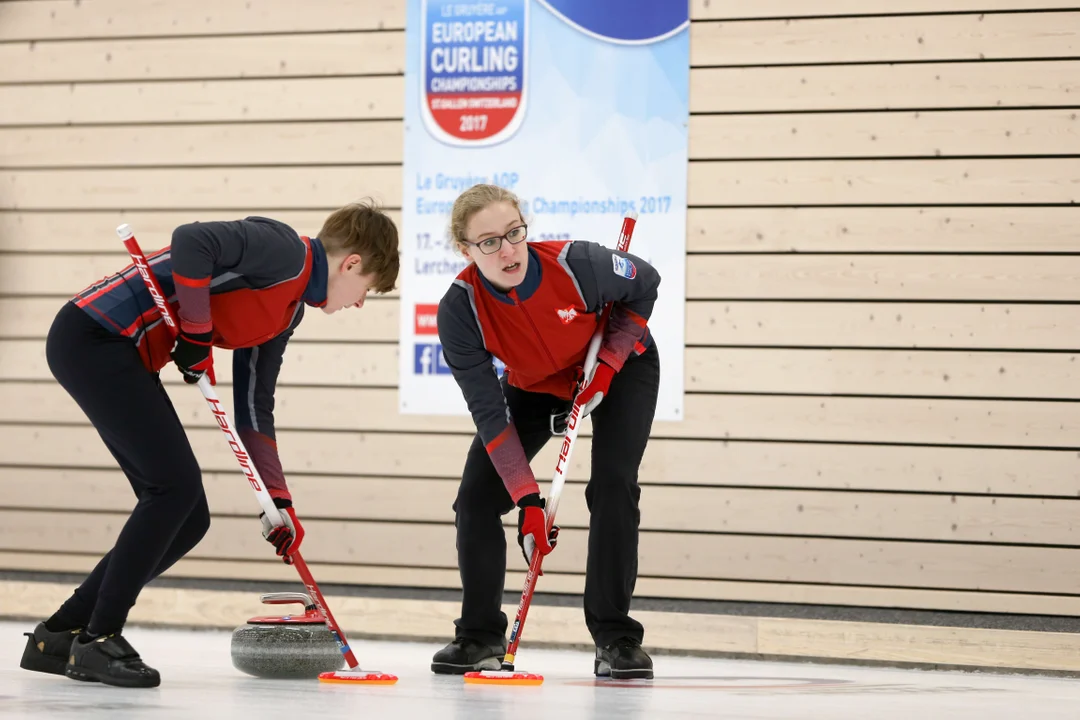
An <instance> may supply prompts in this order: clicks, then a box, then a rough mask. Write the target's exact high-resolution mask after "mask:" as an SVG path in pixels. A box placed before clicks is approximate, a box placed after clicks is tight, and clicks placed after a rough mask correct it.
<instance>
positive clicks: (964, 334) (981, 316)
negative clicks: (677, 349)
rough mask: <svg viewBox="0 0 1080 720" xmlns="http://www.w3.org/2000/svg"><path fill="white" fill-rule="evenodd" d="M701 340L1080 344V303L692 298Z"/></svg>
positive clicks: (689, 320) (694, 330)
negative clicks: (712, 300)
mask: <svg viewBox="0 0 1080 720" xmlns="http://www.w3.org/2000/svg"><path fill="white" fill-rule="evenodd" d="M686 329H687V334H686V337H687V342H688V343H690V344H700V345H755V346H767V345H777V346H786V347H790V346H812V347H892V348H919V347H921V348H1001V349H1016V350H1074V349H1078V348H1080V340H1078V339H1077V338H1080V305H1009V304H992V305H978V304H969V303H962V304H935V303H873V302H845V303H835V302H753V301H734V302H710V301H700V302H688V303H687V304H686Z"/></svg>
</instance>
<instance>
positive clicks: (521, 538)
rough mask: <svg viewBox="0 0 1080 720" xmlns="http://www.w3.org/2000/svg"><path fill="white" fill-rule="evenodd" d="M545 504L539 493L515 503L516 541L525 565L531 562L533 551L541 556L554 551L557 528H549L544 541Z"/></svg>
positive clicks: (545, 524) (557, 533)
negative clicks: (537, 551) (516, 520)
mask: <svg viewBox="0 0 1080 720" xmlns="http://www.w3.org/2000/svg"><path fill="white" fill-rule="evenodd" d="M545 504H546V503H545V502H544V499H543V498H542V497H540V494H539V493H532V494H530V495H526V496H525V497H523V498H521V499H520V500H518V502H517V505H518V508H519V509H518V534H517V541H518V546H520V547H521V555H522V557H524V558H525V564H526V565H528V564H530V563H531V562H532V555H533V551H534V550H539V551H540V554H541V555H547V554H548V553H549V552H551V551H552V550H554V549H555V543H556V540H557V539H558V537H559V527H558V526H557V525H556V526H553V527H552V528H551V534H549V535H548V537H547V541H546V542H545V541H544V528H545V527H547V516H546V515H545V514H544V506H545ZM541 574H543V571H541Z"/></svg>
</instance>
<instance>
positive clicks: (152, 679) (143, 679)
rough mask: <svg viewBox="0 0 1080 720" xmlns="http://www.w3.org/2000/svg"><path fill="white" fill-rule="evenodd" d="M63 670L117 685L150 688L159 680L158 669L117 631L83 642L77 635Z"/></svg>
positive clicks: (88, 678) (91, 680) (76, 676)
mask: <svg viewBox="0 0 1080 720" xmlns="http://www.w3.org/2000/svg"><path fill="white" fill-rule="evenodd" d="M80 637H81V636H80ZM64 674H65V675H67V676H68V677H69V678H74V679H75V680H86V681H90V682H93V681H95V680H96V681H99V682H103V683H105V684H106V685H118V686H120V687H138V688H151V687H157V686H158V685H160V684H161V676H160V675H158V671H157V670H155V669H154V668H152V667H148V666H147V665H146V664H145V663H144V662H143V661H142V658H140V657H139V653H137V652H135V648H133V647H131V643H129V642H128V641H127V639H126V638H125V637H124V636H123V635H121V634H120V633H113V634H111V635H102V636H101V637H99V638H94V639H93V640H91V641H90V642H86V643H84V642H82V640H81V639H80V638H79V637H76V638H75V641H74V642H73V643H71V655H70V656H69V657H68V664H67V666H66V667H65V668H64Z"/></svg>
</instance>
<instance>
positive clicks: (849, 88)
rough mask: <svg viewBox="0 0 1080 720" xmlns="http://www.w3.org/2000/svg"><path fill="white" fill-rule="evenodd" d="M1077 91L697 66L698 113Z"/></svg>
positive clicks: (953, 75) (926, 73) (1079, 76)
mask: <svg viewBox="0 0 1080 720" xmlns="http://www.w3.org/2000/svg"><path fill="white" fill-rule="evenodd" d="M1077 93H1080V61H1077V60H1032V61H1016V62H1012V61H1008V62H992V63H952V64H949V63H916V64H910V65H850V66H835V65H826V66H819V67H765V68H726V69H724V68H719V69H697V70H693V71H691V73H690V112H692V113H703V112H768V111H773V110H878V109H885V110H890V109H891V110H901V109H912V110H921V109H935V110H936V109H941V108H977V107H978V108H1010V107H1041V106H1048V105H1063V106H1072V105H1075V104H1076V97H1077ZM0 97H2V95H0Z"/></svg>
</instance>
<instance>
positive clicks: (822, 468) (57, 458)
mask: <svg viewBox="0 0 1080 720" xmlns="http://www.w3.org/2000/svg"><path fill="white" fill-rule="evenodd" d="M0 387H2V386H0ZM4 407H5V406H4V404H0V408H4ZM5 421H8V416H5ZM188 436H189V437H190V438H191V442H192V447H193V448H194V449H195V453H196V455H197V456H198V457H199V459H200V461H201V464H202V468H203V472H204V473H208V472H226V473H239V470H238V469H237V467H236V459H235V458H234V457H233V456H232V455H231V454H229V452H228V451H227V450H226V448H225V447H224V443H225V441H224V440H223V438H222V435H221V433H220V431H218V430H211V429H204V428H191V429H190V430H189V431H188ZM5 437H6V438H8V440H9V442H10V447H12V448H18V449H19V452H18V453H15V454H11V455H9V456H8V457H6V458H5V463H6V467H7V469H8V470H11V469H12V468H16V467H20V466H28V465H29V466H48V467H64V468H71V469H74V470H82V469H87V468H115V467H116V465H115V461H114V460H113V459H112V457H111V456H110V455H108V453H107V451H106V450H105V447H104V445H102V443H101V439H100V438H99V437H98V435H97V434H96V433H95V432H94V431H93V430H91V429H90V428H89V427H83V426H75V427H52V426H48V425H40V424H38V425H34V424H31V423H28V422H19V423H18V424H12V425H8V426H6V427H5ZM471 442H472V438H471V437H470V436H468V435H427V436H425V435H421V434H416V433H400V434H395V433H376V434H370V435H365V434H353V433H345V434H341V433H326V432H323V433H312V432H297V431H288V430H286V431H281V432H279V433H278V445H279V449H280V452H281V458H282V463H283V466H284V468H285V472H286V473H287V475H288V476H289V477H292V476H293V475H296V474H304V473H314V472H318V473H323V474H338V475H355V474H365V475H384V476H395V477H444V478H445V477H449V478H457V477H460V473H461V468H462V467H463V466H464V462H465V455H466V452H467V451H468V449H469V445H470V443H471ZM591 447H592V446H591V439H590V438H588V437H581V438H580V439H579V440H578V444H577V446H576V449H575V451H574V454H573V456H572V457H571V470H570V480H571V481H572V482H573V481H577V480H578V479H584V478H588V477H589V457H590V453H591ZM58 450H59V452H58ZM419 450H422V452H419ZM358 457H361V458H362V460H358V459H357V458H358ZM556 459H557V448H556V445H555V443H548V444H547V445H546V446H545V447H544V449H543V450H541V451H540V453H539V454H538V455H537V457H536V458H535V459H534V460H533V462H532V468H533V470H534V472H535V473H536V476H537V478H539V479H540V480H541V483H542V485H541V486H542V487H546V483H547V480H546V478H548V477H550V476H551V472H552V469H553V468H554V467H555V461H556ZM703 468H708V471H707V472H706V471H704V470H703ZM639 479H640V482H641V483H642V484H650V483H660V484H664V483H674V484H683V485H686V484H691V485H716V486H721V485H728V486H745V487H789V488H811V489H819V488H822V489H828V488H831V489H866V490H899V491H903V492H947V493H970V494H987V495H1000V494H1010V495H1039V496H1054V497H1077V496H1078V494H1080V493H1078V491H1077V487H1080V455H1078V454H1077V453H1076V452H1075V451H1063V450H1013V449H978V450H971V449H967V448H950V447H890V446H873V445H844V444H807V443H800V442H795V443H782V442H781V443H777V442H752V441H751V442H742V441H730V442H702V441H697V440H664V439H659V438H658V439H652V440H650V441H649V444H648V446H647V447H646V450H645V456H644V460H643V462H642V466H641V474H640V478H639Z"/></svg>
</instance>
